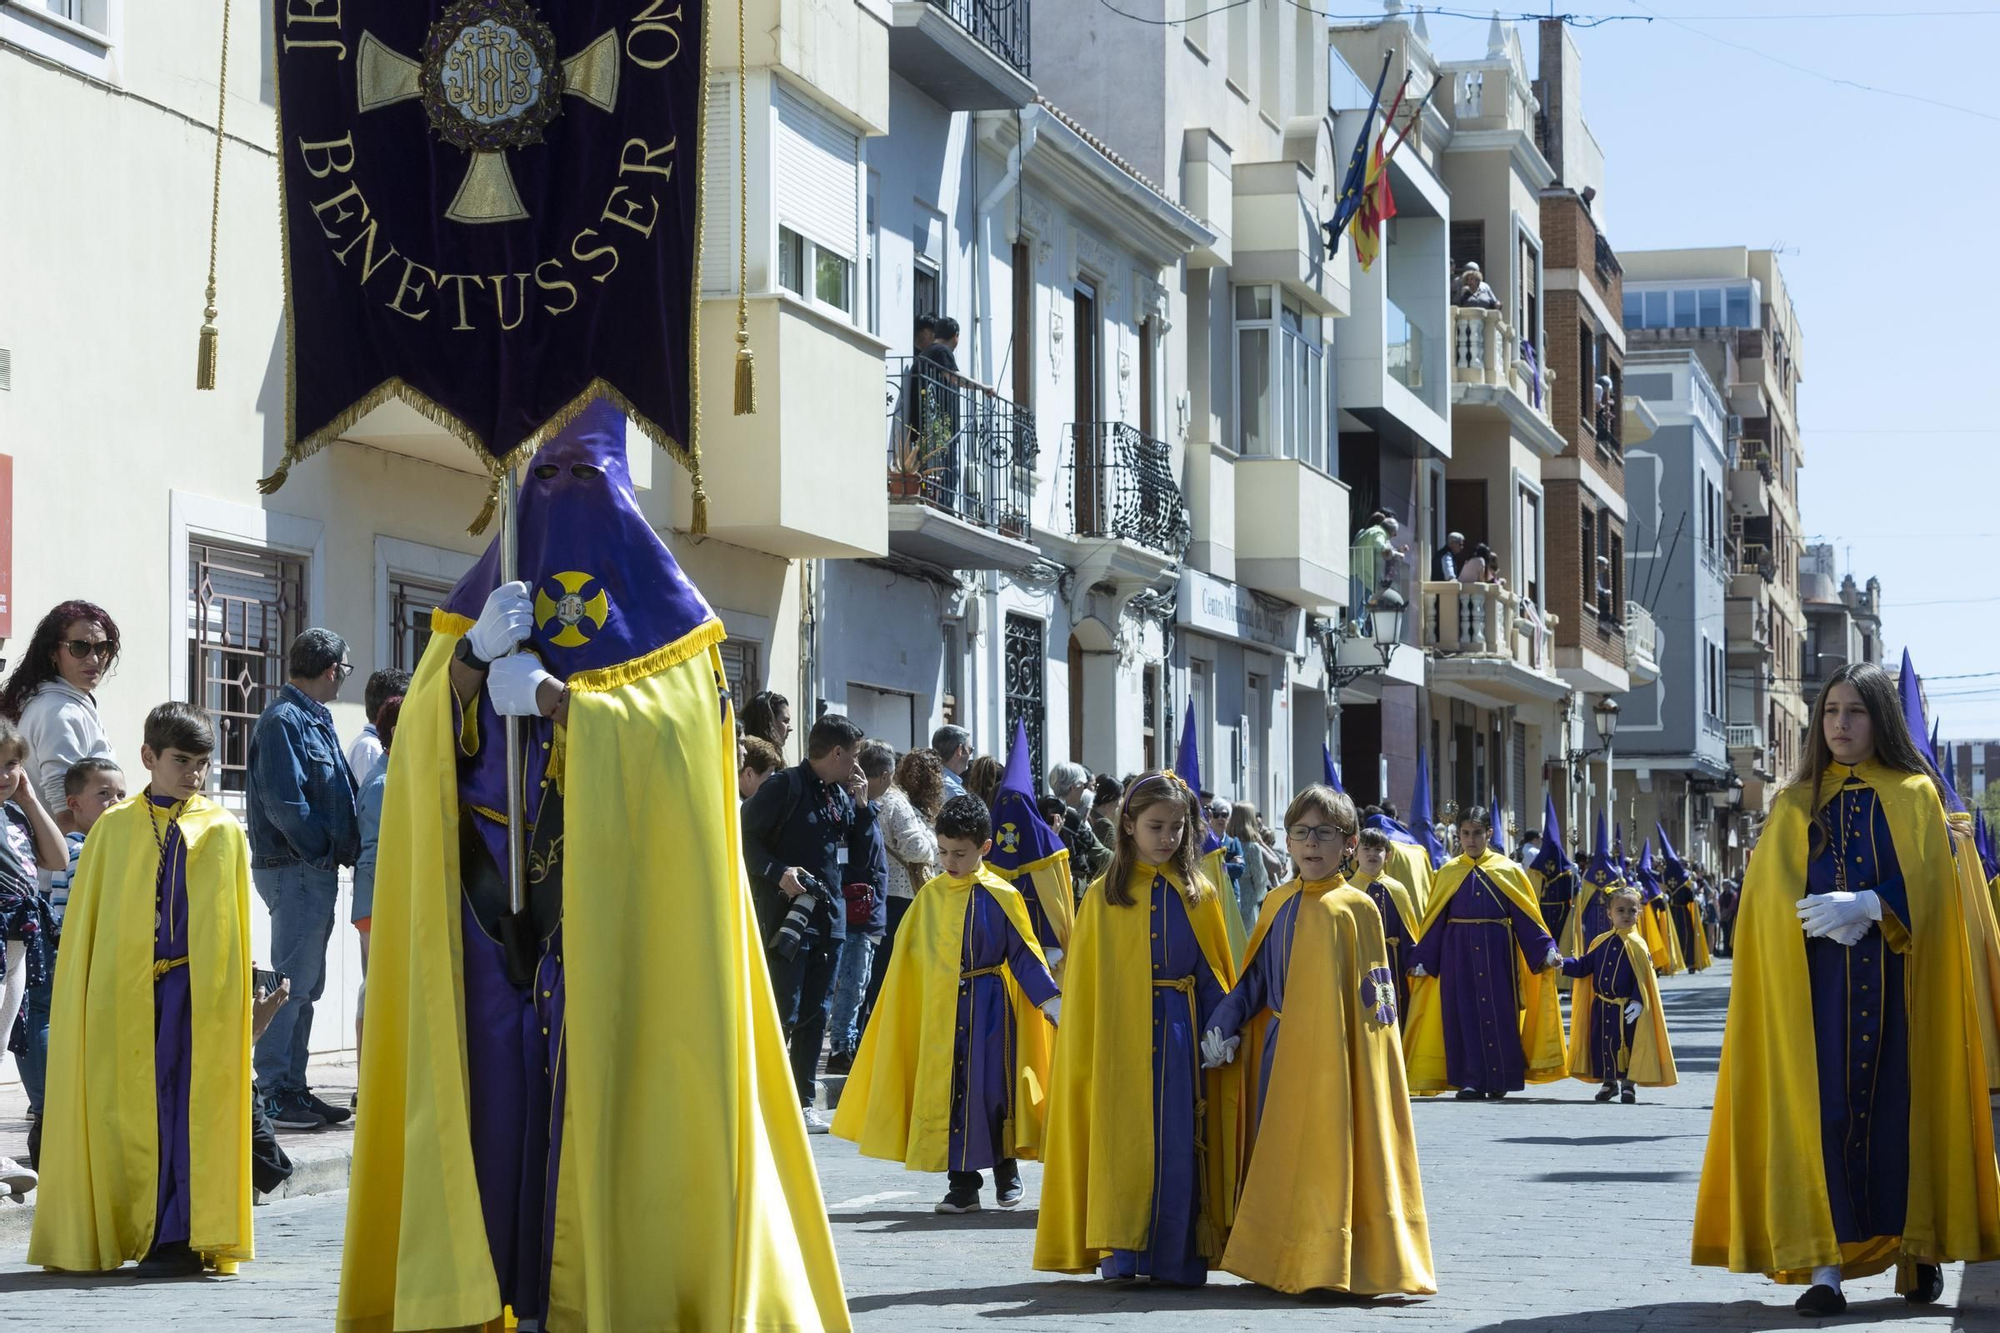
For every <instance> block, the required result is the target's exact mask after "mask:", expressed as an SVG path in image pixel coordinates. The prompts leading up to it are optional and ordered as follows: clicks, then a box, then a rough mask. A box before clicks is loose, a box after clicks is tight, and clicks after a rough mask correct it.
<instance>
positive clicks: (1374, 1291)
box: [1202, 785, 1437, 1296]
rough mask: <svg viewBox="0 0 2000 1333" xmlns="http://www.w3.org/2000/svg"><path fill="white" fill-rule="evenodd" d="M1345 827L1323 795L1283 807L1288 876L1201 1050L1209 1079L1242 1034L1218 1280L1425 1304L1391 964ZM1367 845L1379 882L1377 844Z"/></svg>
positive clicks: (1342, 799) (1347, 807)
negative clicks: (1239, 1159) (1244, 1127)
mask: <svg viewBox="0 0 2000 1333" xmlns="http://www.w3.org/2000/svg"><path fill="white" fill-rule="evenodd" d="M1359 824H1360V819H1359V816H1357V815H1356V813H1355V810H1354V802H1353V801H1351V800H1350V799H1349V798H1348V797H1347V795H1346V794H1345V793H1343V792H1338V791H1335V790H1334V789H1333V788H1331V787H1326V786H1318V785H1315V786H1311V787H1307V788H1306V789H1305V790H1304V791H1302V792H1300V793H1299V794H1298V795H1297V796H1296V797H1294V798H1293V800H1292V804H1291V807H1290V808H1289V809H1287V810H1286V811H1285V842H1286V850H1287V851H1289V852H1290V853H1291V856H1292V861H1293V864H1295V865H1296V866H1297V867H1298V876H1297V877H1296V878H1295V879H1293V880H1292V881H1291V882H1290V883H1288V884H1285V885H1283V886H1281V887H1279V888H1277V889H1273V890H1272V891H1271V895H1270V897H1269V898H1268V899H1266V901H1265V907H1264V910H1263V912H1262V913H1261V914H1260V916H1259V918H1258V922H1257V930H1256V932H1255V933H1254V934H1253V935H1252V936H1251V939H1250V947H1249V952H1248V953H1247V954H1246V955H1245V958H1244V963H1243V976H1242V979H1241V980H1239V981H1238V982H1237V983H1236V986H1235V989H1233V990H1231V991H1230V992H1229V997H1228V998H1227V999H1226V1000H1224V1001H1223V1002H1222V1004H1221V1005H1220V1006H1218V1007H1217V1009H1216V1011H1215V1014H1214V1016H1213V1018H1212V1019H1211V1020H1210V1027H1209V1029H1208V1031H1207V1033H1206V1035H1205V1036H1204V1038H1203V1041H1202V1047H1203V1051H1204V1058H1205V1062H1206V1063H1207V1064H1208V1065H1210V1066H1211V1067H1213V1066H1215V1065H1219V1064H1225V1063H1228V1062H1231V1061H1233V1060H1235V1058H1236V1054H1237V1048H1238V1046H1239V1045H1240V1044H1241V1043H1242V1042H1244V1041H1245V1038H1244V1037H1243V1036H1242V1035H1239V1034H1242V1033H1245V1032H1248V1033H1249V1036H1248V1039H1247V1040H1248V1043H1249V1050H1248V1052H1246V1054H1245V1058H1246V1063H1248V1064H1250V1066H1251V1070H1250V1071H1249V1072H1246V1075H1245V1082H1246V1084H1247V1085H1248V1088H1249V1090H1250V1091H1251V1092H1254V1094H1255V1096H1256V1103H1255V1106H1254V1109H1253V1110H1252V1111H1251V1112H1250V1113H1249V1114H1248V1115H1247V1116H1246V1117H1245V1120H1246V1122H1247V1124H1248V1126H1249V1134H1248V1137H1249V1140H1250V1142H1249V1147H1248V1149H1247V1153H1248V1164H1247V1167H1246V1169H1245V1170H1244V1172H1243V1188H1242V1193H1241V1194H1240V1195H1239V1197H1238V1198H1237V1201H1236V1218H1235V1223H1234V1226H1233V1228H1232V1229H1231V1231H1230V1233H1229V1247H1228V1250H1227V1252H1226V1253H1225V1254H1224V1255H1223V1260H1222V1266H1223V1267H1224V1268H1226V1269H1228V1270H1229V1271H1230V1272H1232V1273H1234V1274H1236V1275H1237V1276H1238V1277H1242V1278H1247V1279H1248V1280H1249V1281H1252V1282H1255V1283H1258V1284H1259V1285H1262V1286H1266V1287H1270V1288H1272V1289H1274V1290H1277V1291H1283V1292H1290V1293H1292V1294H1298V1293H1301V1292H1306V1291H1319V1290H1327V1291H1340V1292H1350V1293H1353V1294H1355V1295H1362V1296H1379V1295H1385V1294H1388V1293H1391V1292H1397V1293H1404V1294H1411V1295H1430V1294H1433V1293H1435V1292H1436V1291H1437V1277H1436V1270H1435V1267H1434V1265H1433V1263H1432V1261H1431V1241H1430V1225H1429V1222H1428V1221H1427V1219H1426V1216H1425V1212H1424V1187H1423V1180H1422V1178H1421V1177H1420V1176H1419V1174H1418V1170H1417V1138H1416V1127H1415V1125H1414V1123H1413V1122H1412V1120H1411V1116H1410V1090H1409V1084H1408V1082H1407V1080H1406V1078H1405V1076H1404V1072H1403V1044H1402V1039H1401V1037H1400V1035H1399V1030H1398V1028H1397V1024H1396V1019H1397V1002H1396V986H1395V981H1394V972H1393V968H1394V966H1395V964H1394V963H1393V962H1392V954H1391V952H1390V949H1389V946H1388V943H1387V940H1386V938H1385V936H1384V931H1383V917H1382V914H1381V913H1380V912H1378V910H1377V909H1376V906H1375V903H1374V902H1373V901H1371V898H1370V895H1369V894H1368V893H1366V892H1364V891H1362V890H1361V889H1358V888H1355V887H1353V885H1352V884H1350V883H1349V882H1348V881H1347V880H1345V879H1344V878H1342V875H1341V866H1342V865H1343V864H1344V863H1345V862H1346V860H1347V858H1348V856H1349V854H1350V853H1351V852H1352V850H1353V847H1354V842H1355V835H1356V833H1357V831H1358V828H1359ZM1370 832H1371V833H1374V836H1375V838H1376V839H1378V840H1379V842H1380V846H1378V847H1376V848H1375V849H1374V851H1375V853H1376V854H1375V857H1374V870H1373V873H1374V874H1376V875H1379V874H1380V873H1381V863H1382V860H1383V859H1384V857H1385V856H1386V853H1387V851H1388V847H1387V843H1388V839H1387V838H1386V837H1385V836H1384V835H1383V834H1381V833H1380V832H1377V831H1375V830H1372V829H1371V830H1370ZM1378 882H1380V881H1378ZM1398 887H1399V888H1400V886H1398ZM1390 910H1391V911H1392V912H1394V911H1397V910H1398V909H1397V907H1396V905H1395V904H1394V903H1393V902H1392V904H1391V907H1390Z"/></svg>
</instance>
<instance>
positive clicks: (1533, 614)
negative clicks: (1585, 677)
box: [1417, 580, 1569, 708]
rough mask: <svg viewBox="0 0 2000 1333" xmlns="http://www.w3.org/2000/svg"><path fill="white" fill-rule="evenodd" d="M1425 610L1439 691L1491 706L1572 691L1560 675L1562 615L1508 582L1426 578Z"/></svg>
mask: <svg viewBox="0 0 2000 1333" xmlns="http://www.w3.org/2000/svg"><path fill="white" fill-rule="evenodd" d="M1417 609H1418V626H1419V633H1420V634H1421V635H1422V639H1421V642H1422V645H1423V648H1424V651H1425V652H1426V653H1427V654H1429V655H1430V657H1431V659H1432V661H1431V687H1432V689H1433V690H1435V691H1436V692H1438V693H1441V694H1445V695H1447V696H1450V697H1453V698H1459V699H1464V700H1466V701H1467V702H1469V703H1472V704H1475V705H1477V706H1479V707H1485V708H1499V707H1505V706H1507V705H1509V704H1528V703H1547V702H1552V701H1554V700H1557V699H1560V698H1562V697H1563V696H1564V695H1565V694H1567V693H1568V692H1569V686H1568V685H1567V684H1565V683H1564V682H1563V680H1562V679H1561V677H1559V676H1558V675H1557V674H1556V661H1555V627H1556V623H1557V618H1556V617H1555V616H1553V615H1551V614H1549V613H1548V612H1546V611H1542V610H1540V609H1539V608H1538V607H1536V606H1535V605H1534V603H1532V602H1529V601H1526V600H1524V599H1523V598H1521V597H1519V596H1517V595H1516V594H1515V593H1514V591H1513V590H1512V589H1511V588H1509V587H1507V586H1506V585H1505V584H1503V583H1466V584H1461V583H1459V582H1457V581H1455V580H1444V581H1442V582H1426V583H1423V584H1421V585H1420V587H1419V597H1418V602H1417Z"/></svg>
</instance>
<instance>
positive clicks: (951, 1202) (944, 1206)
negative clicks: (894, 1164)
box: [932, 1186, 1020, 1213]
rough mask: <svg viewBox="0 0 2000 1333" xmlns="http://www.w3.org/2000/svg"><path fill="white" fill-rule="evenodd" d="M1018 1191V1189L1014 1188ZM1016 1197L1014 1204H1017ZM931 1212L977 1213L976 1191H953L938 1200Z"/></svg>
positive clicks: (977, 1197)
mask: <svg viewBox="0 0 2000 1333" xmlns="http://www.w3.org/2000/svg"><path fill="white" fill-rule="evenodd" d="M1016 1188H1017V1189H1018V1188H1019V1187H1018V1186H1016ZM1019 1201H1020V1200H1019V1198H1018V1197H1017V1198H1016V1200H1015V1202H1017V1203H1018V1202H1019ZM932 1211H934V1212H939V1213H976V1212H978V1211H979V1191H978V1190H953V1191H951V1192H950V1193H949V1194H947V1195H945V1196H944V1197H943V1198H942V1199H939V1200H938V1205H937V1207H936V1208H935V1209H933V1210H932Z"/></svg>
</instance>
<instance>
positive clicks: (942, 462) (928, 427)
mask: <svg viewBox="0 0 2000 1333" xmlns="http://www.w3.org/2000/svg"><path fill="white" fill-rule="evenodd" d="M932 331H933V333H934V335H935V336H934V338H933V339H932V341H931V342H930V343H929V344H928V345H927V346H926V347H925V348H924V349H923V350H922V351H921V352H919V353H917V364H916V369H917V370H919V371H921V372H922V373H921V377H920V379H919V381H918V383H919V386H920V389H919V393H918V404H917V410H918V418H919V419H918V423H917V440H918V448H919V450H920V452H921V454H922V456H923V467H924V470H925V473H926V476H927V479H928V480H927V484H926V487H925V490H926V493H927V494H928V495H930V496H931V497H932V498H933V499H934V500H935V501H937V502H938V503H940V504H942V505H943V507H944V508H946V509H951V510H956V509H957V508H958V500H959V495H960V492H961V490H962V487H961V485H960V474H961V470H962V466H963V464H962V460H961V457H960V448H961V439H960V433H959V432H960V417H959V401H958V398H959V373H958V321H957V320H955V319H953V318H952V317H951V316H950V315H939V316H937V317H936V319H935V320H934V321H933V323H932Z"/></svg>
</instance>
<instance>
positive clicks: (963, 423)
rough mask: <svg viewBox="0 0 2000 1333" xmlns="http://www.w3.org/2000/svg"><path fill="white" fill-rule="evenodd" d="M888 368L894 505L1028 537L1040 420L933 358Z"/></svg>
mask: <svg viewBox="0 0 2000 1333" xmlns="http://www.w3.org/2000/svg"><path fill="white" fill-rule="evenodd" d="M887 364H888V372H889V379H888V395H887V396H888V403H889V421H888V447H889V498H890V500H892V501H895V502H899V503H904V504H924V505H929V506H930V507H931V508H933V509H938V510H942V511H943V512H944V513H947V514H951V515H953V516H954V517H957V518H960V519H963V520H965V521H966V522H967V523H972V524H976V525H977V526H979V527H982V528H988V529H990V530H992V531H995V532H1004V533H1006V534H1008V535H1009V536H1015V537H1024V536H1026V535H1027V531H1028V493H1029V489H1030V487H1031V486H1032V485H1033V480H1034V463H1035V454H1036V452H1037V449H1036V444H1035V422H1034V417H1033V416H1032V415H1031V414H1030V413H1029V412H1028V411H1027V410H1025V409H1024V408H1021V407H1020V406H1018V405H1017V404H1016V403H1014V401H1013V400H1012V399H1009V398H1005V397H1003V396H1001V395H1000V394H999V393H998V392H996V391H995V390H993V389H989V388H987V387H986V386H985V385H983V384H980V383H978V382H977V381H976V380H969V379H967V378H965V377H964V376H963V375H960V374H957V373H956V372H954V371H950V370H947V369H945V368H944V367H943V366H941V365H939V364H938V363H937V362H935V361H932V360H930V359H928V358H926V357H921V356H914V357H913V356H902V357H890V358H889V360H888V363H887Z"/></svg>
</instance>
